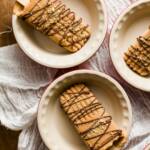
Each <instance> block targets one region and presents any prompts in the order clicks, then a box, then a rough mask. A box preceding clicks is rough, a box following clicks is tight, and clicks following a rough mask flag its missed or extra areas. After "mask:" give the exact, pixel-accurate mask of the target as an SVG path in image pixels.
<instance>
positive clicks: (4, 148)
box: [0, 0, 19, 150]
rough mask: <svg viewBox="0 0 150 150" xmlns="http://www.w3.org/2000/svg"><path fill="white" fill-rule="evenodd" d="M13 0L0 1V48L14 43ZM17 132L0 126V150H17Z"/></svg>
mask: <svg viewBox="0 0 150 150" xmlns="http://www.w3.org/2000/svg"><path fill="white" fill-rule="evenodd" d="M14 2H15V0H0V46H6V45H9V44H12V43H15V38H14V36H13V32H12V28H11V15H12V6H13V5H14ZM18 135H19V132H13V131H10V130H8V129H6V128H5V127H3V126H1V125H0V150H17V141H18Z"/></svg>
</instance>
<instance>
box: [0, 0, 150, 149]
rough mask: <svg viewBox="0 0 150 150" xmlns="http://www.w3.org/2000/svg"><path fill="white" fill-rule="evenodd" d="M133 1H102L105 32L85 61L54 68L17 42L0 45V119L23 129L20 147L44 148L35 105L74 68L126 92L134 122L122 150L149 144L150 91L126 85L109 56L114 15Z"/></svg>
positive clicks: (2, 122)
mask: <svg viewBox="0 0 150 150" xmlns="http://www.w3.org/2000/svg"><path fill="white" fill-rule="evenodd" d="M134 1H135V0H105V3H106V6H107V10H108V16H109V18H108V31H107V34H106V38H105V40H104V42H103V44H102V46H101V47H100V49H99V50H98V52H97V53H96V54H95V56H93V57H92V58H91V59H90V60H88V61H87V62H85V63H84V64H82V65H80V66H78V67H74V68H71V69H63V70H57V69H52V68H47V67H44V66H41V65H39V64H37V63H35V62H33V61H32V60H31V59H30V58H28V57H27V56H26V55H25V54H24V53H23V52H22V51H21V50H20V48H19V46H18V45H17V44H15V45H11V46H7V47H2V48H0V122H1V124H2V125H4V126H6V127H8V128H10V129H12V130H20V129H23V130H22V132H21V134H20V136H19V141H18V149H19V150H47V148H46V146H45V145H44V143H43V142H42V140H41V137H40V135H39V132H38V128H37V121H36V116H37V107H38V104H39V100H40V98H41V95H42V94H43V92H44V90H45V88H46V87H47V86H48V85H49V84H50V83H51V82H52V81H53V80H54V79H55V78H56V77H58V76H59V75H61V74H63V73H65V72H67V71H70V70H74V69H81V68H87V69H93V70H97V71H101V72H104V73H106V74H108V75H110V76H112V77H113V78H115V79H116V80H117V81H118V82H119V83H120V84H121V85H122V86H123V87H124V89H125V91H126V92H127V94H128V96H129V98H130V100H131V104H132V107H133V125H132V130H131V133H130V136H129V142H128V143H127V145H126V147H125V150H143V149H144V147H145V146H146V145H147V144H148V143H150V93H146V92H143V91H140V90H138V89H135V88H134V87H132V86H130V85H129V84H127V83H126V82H125V81H124V80H123V79H122V78H121V77H120V76H119V75H118V73H117V72H116V70H115V69H114V67H113V65H112V62H111V59H110V55H109V46H108V43H109V35H110V31H111V28H112V26H113V23H114V22H115V20H116V19H117V16H119V14H120V13H121V12H122V11H123V10H124V9H125V8H127V7H128V6H129V5H131V3H133V2H134Z"/></svg>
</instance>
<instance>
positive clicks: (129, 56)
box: [125, 36, 150, 76]
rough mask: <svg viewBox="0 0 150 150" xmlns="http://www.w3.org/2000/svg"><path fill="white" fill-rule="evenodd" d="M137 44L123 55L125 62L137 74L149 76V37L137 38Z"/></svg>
mask: <svg viewBox="0 0 150 150" xmlns="http://www.w3.org/2000/svg"><path fill="white" fill-rule="evenodd" d="M137 42H138V46H137V45H132V46H131V47H130V48H129V50H128V51H127V52H126V53H125V61H126V63H127V64H128V65H129V67H130V68H131V69H132V70H134V71H135V72H137V73H138V74H140V75H142V76H150V36H147V37H144V36H139V37H138V38H137Z"/></svg>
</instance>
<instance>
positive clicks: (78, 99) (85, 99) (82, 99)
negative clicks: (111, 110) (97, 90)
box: [60, 84, 122, 150]
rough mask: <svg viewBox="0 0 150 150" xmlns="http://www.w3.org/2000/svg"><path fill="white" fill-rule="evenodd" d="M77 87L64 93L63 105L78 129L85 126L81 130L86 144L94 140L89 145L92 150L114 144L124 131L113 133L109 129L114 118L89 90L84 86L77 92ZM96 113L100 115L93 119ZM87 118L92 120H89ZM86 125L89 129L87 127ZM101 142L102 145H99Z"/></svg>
mask: <svg viewBox="0 0 150 150" xmlns="http://www.w3.org/2000/svg"><path fill="white" fill-rule="evenodd" d="M80 86H81V85H80ZM76 87H78V85H76ZM76 87H74V90H73V89H69V90H67V91H66V92H64V94H63V96H62V97H61V98H60V101H61V105H62V107H63V109H64V110H65V112H66V114H67V116H68V117H69V118H70V120H71V121H72V122H73V124H74V126H75V127H76V128H77V129H79V128H82V127H83V126H84V130H82V131H81V130H80V135H81V137H82V139H83V140H84V141H85V143H88V141H90V140H94V142H93V144H92V145H88V146H89V147H90V149H91V150H99V149H101V148H102V147H104V146H105V145H106V144H107V143H109V142H110V141H112V142H113V141H114V140H115V139H116V138H117V137H120V136H121V135H122V131H121V130H112V131H111V130H110V129H109V128H110V126H111V123H112V117H111V116H109V115H108V114H107V113H106V112H105V108H104V107H103V106H102V105H101V104H100V103H99V102H98V100H97V99H96V97H95V96H94V95H93V94H92V92H90V91H89V89H88V90H87V87H86V86H85V85H83V84H82V87H80V90H77V89H76ZM75 89H76V91H75ZM64 99H65V100H64ZM75 107H76V109H75ZM95 113H98V115H95V116H94V117H92V115H93V114H95ZM87 117H88V118H90V119H88V120H87V119H86V118H87ZM85 125H87V126H88V127H87V126H86V127H85ZM108 129H109V130H108ZM96 130H97V131H98V132H97V131H96ZM106 136H107V138H106ZM103 138H104V139H105V140H104V141H102V139H103ZM100 141H101V145H99V142H100Z"/></svg>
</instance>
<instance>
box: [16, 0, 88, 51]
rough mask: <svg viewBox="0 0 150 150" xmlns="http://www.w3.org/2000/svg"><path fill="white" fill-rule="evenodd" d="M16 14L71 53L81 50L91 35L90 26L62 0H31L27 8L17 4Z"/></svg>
mask: <svg viewBox="0 0 150 150" xmlns="http://www.w3.org/2000/svg"><path fill="white" fill-rule="evenodd" d="M14 13H15V14H16V15H17V16H19V17H20V18H22V19H23V20H24V21H26V22H27V23H28V24H30V25H31V26H32V27H33V28H34V29H36V30H38V31H40V32H41V33H43V34H45V35H47V36H48V37H49V38H50V39H52V40H53V41H55V42H56V43H57V44H58V45H60V46H61V47H64V48H65V49H67V50H68V51H70V52H76V51H78V50H80V49H81V48H82V47H83V46H84V45H85V44H86V42H87V41H88V39H89V38H90V35H91V32H90V27H89V25H85V24H84V23H83V21H82V18H78V17H77V15H76V14H75V12H73V11H71V10H70V9H69V8H67V6H66V5H65V4H63V3H62V2H61V1H60V0H30V2H29V3H28V4H27V5H26V6H21V5H20V4H19V3H18V2H17V3H16V5H15V7H14Z"/></svg>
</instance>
